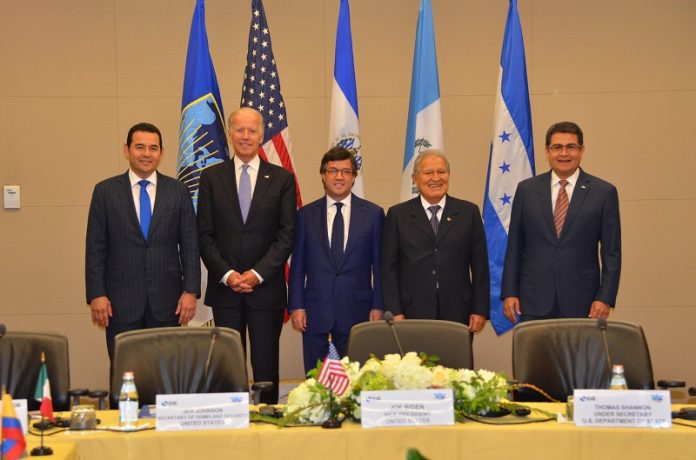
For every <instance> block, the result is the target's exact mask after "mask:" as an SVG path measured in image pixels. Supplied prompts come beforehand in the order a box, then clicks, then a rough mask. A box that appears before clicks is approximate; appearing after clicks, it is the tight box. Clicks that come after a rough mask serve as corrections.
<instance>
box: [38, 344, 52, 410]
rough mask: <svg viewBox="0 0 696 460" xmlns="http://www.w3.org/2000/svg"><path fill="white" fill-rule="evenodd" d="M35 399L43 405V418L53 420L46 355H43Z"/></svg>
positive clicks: (41, 408)
mask: <svg viewBox="0 0 696 460" xmlns="http://www.w3.org/2000/svg"><path fill="white" fill-rule="evenodd" d="M34 399H36V400H37V401H39V402H40V403H41V407H40V411H41V415H42V416H43V417H46V418H48V419H51V420H53V400H52V399H51V382H50V381H49V380H48V368H47V367H46V355H45V354H44V353H43V352H42V353H41V369H39V378H38V379H37V380H36V389H35V390H34Z"/></svg>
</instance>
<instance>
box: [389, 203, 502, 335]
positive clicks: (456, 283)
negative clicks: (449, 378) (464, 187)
mask: <svg viewBox="0 0 696 460" xmlns="http://www.w3.org/2000/svg"><path fill="white" fill-rule="evenodd" d="M489 285H490V279H489V274H488V250H487V248H486V236H485V234H484V231H483V222H482V221H481V213H480V212H479V209H478V206H476V205H475V204H473V203H470V202H468V201H464V200H459V199H457V198H453V197H451V196H449V195H448V196H447V201H446V203H445V209H444V210H443V212H442V218H441V219H440V225H439V228H438V233H437V237H436V236H435V234H434V233H433V230H432V228H431V227H430V222H429V219H428V216H427V214H426V212H425V210H424V209H423V206H422V205H421V199H420V197H416V198H414V199H412V200H409V201H406V202H405V203H401V204H397V205H396V206H393V207H392V208H391V209H389V211H388V212H387V218H386V220H385V222H384V237H383V239H382V294H383V297H384V306H385V309H387V310H389V311H391V312H392V313H394V314H395V315H398V314H404V315H405V316H406V318H407V319H409V318H410V319H414V318H419V319H434V318H436V302H437V296H438V295H439V300H440V312H441V319H445V320H449V321H457V322H460V323H464V324H468V322H469V315H471V314H472V313H475V314H478V315H481V316H484V317H486V318H488V314H489V311H490V292H489V289H490V288H489ZM438 286H439V287H438Z"/></svg>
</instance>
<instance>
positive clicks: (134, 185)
mask: <svg viewBox="0 0 696 460" xmlns="http://www.w3.org/2000/svg"><path fill="white" fill-rule="evenodd" d="M128 178H129V179H130V184H131V192H132V193H133V202H134V203H135V213H136V214H137V216H138V222H140V184H139V183H138V182H140V181H141V180H142V179H141V178H140V177H138V175H137V174H135V173H134V172H133V170H132V169H129V170H128ZM145 179H146V180H147V181H149V182H150V183H149V184H147V187H146V190H147V194H148V195H150V206H151V207H152V209H150V215H152V211H154V210H155V196H156V195H157V171H155V172H153V173H152V174H150V177H146V178H145Z"/></svg>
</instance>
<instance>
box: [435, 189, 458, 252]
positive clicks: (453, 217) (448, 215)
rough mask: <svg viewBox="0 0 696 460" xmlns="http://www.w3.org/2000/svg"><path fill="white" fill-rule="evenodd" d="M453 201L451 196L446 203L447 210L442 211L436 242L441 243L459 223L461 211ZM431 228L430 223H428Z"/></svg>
mask: <svg viewBox="0 0 696 460" xmlns="http://www.w3.org/2000/svg"><path fill="white" fill-rule="evenodd" d="M452 203H453V200H452V198H450V197H449V196H448V197H447V201H446V202H445V209H443V210H442V218H440V224H439V225H438V227H437V236H436V237H435V241H440V240H442V238H444V237H445V235H446V234H447V232H449V231H450V229H451V228H452V227H453V226H454V224H456V223H457V221H458V220H459V210H458V209H456V208H455V206H453V204H452ZM428 226H430V222H428Z"/></svg>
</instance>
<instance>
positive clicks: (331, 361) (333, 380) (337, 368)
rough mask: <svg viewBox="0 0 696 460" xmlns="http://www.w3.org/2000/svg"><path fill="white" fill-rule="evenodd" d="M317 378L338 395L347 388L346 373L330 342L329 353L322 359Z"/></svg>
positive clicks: (348, 381)
mask: <svg viewBox="0 0 696 460" xmlns="http://www.w3.org/2000/svg"><path fill="white" fill-rule="evenodd" d="M317 380H318V381H319V383H321V384H322V385H324V386H325V387H326V388H328V389H330V390H331V391H333V392H334V393H336V394H337V395H338V396H341V395H343V393H345V392H346V390H347V389H348V384H349V383H350V380H349V379H348V374H346V370H345V369H343V365H342V364H341V357H340V356H338V352H337V351H336V347H334V344H333V343H331V342H329V354H328V355H326V359H324V364H322V366H321V372H319V378H318V379H317Z"/></svg>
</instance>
